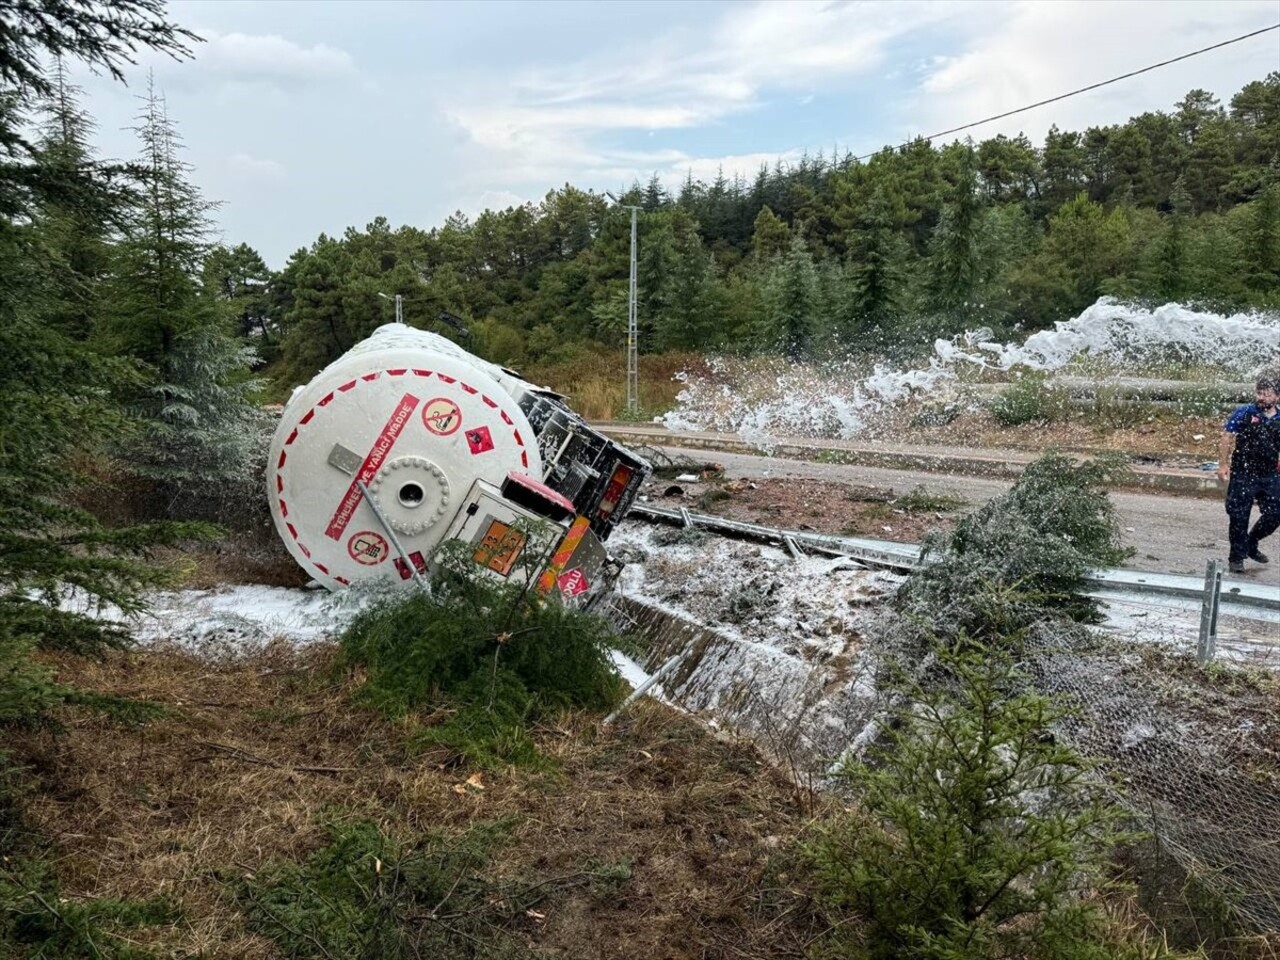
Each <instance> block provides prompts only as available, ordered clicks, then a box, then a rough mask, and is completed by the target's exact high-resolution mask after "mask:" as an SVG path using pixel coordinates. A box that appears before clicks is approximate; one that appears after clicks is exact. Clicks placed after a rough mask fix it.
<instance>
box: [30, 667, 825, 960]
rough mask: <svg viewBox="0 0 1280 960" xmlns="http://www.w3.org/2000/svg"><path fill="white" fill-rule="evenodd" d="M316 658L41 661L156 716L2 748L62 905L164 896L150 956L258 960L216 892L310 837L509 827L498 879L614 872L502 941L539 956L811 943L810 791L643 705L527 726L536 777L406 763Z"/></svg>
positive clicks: (497, 861) (771, 952)
mask: <svg viewBox="0 0 1280 960" xmlns="http://www.w3.org/2000/svg"><path fill="white" fill-rule="evenodd" d="M333 657H334V650H333V648H332V647H329V648H312V649H310V650H307V651H304V652H297V651H294V650H292V649H285V648H283V647H281V648H279V649H273V650H270V651H268V652H267V653H266V654H264V655H262V656H260V657H258V658H256V659H254V660H252V661H249V662H245V663H240V664H236V665H225V666H211V665H210V664H208V663H205V662H202V661H199V660H197V659H195V658H193V657H190V656H189V655H186V654H184V653H182V652H179V651H173V650H162V649H156V650H151V651H147V652H144V653H135V654H127V655H126V654H116V655H112V656H110V657H108V658H107V659H106V660H104V661H101V662H92V661H85V660H81V659H76V658H71V657H59V658H56V659H54V660H52V661H51V663H52V665H53V666H55V667H56V669H57V671H58V675H59V680H61V681H64V682H69V683H73V684H76V685H78V686H81V687H85V688H88V689H90V690H95V691H99V692H103V693H111V694H117V695H122V696H128V697H133V698H141V699H146V700H151V701H154V702H157V703H159V704H161V705H163V707H164V708H165V713H164V715H163V716H162V717H161V718H160V719H158V720H155V721H152V722H150V723H148V724H146V725H144V726H141V727H136V728H131V727H122V726H119V725H115V724H113V723H111V722H109V721H107V720H105V719H103V718H102V717H101V716H100V715H98V714H95V713H91V712H88V711H79V710H74V711H69V712H68V714H67V715H66V716H65V717H64V718H63V720H64V723H65V729H64V730H62V731H61V732H53V731H49V730H44V731H40V730H37V731H26V732H22V733H20V734H18V735H16V736H14V737H13V738H12V741H11V742H10V743H7V744H6V747H7V748H8V749H12V750H14V751H15V753H16V755H17V756H18V757H20V758H21V759H22V760H23V761H24V762H25V763H26V764H27V765H28V766H29V769H30V770H31V772H32V774H33V775H34V777H35V778H36V780H37V785H38V787H39V789H37V790H35V791H33V792H32V795H31V799H30V804H29V813H30V820H31V825H32V827H33V828H34V829H36V830H38V831H40V833H41V834H42V835H44V836H46V837H48V838H49V840H50V842H51V844H52V845H53V847H54V858H55V859H56V860H57V861H58V864H59V866H58V871H59V875H60V877H61V878H62V881H63V890H64V895H65V896H68V897H76V898H79V897H85V898H88V897H121V898H149V897H156V896H165V897H169V898H171V899H172V900H173V901H174V902H176V904H177V905H178V906H179V908H180V910H181V916H182V919H181V922H180V923H178V924H175V925H174V926H173V927H170V928H161V929H150V930H145V931H143V932H142V933H141V934H139V938H140V939H143V940H146V941H149V942H150V944H151V945H152V946H156V947H159V948H161V949H162V950H164V951H166V955H169V954H172V955H175V956H178V955H181V956H189V955H190V956H196V955H198V956H201V957H208V958H247V960H255V958H272V957H277V956H280V953H279V951H278V949H277V948H276V946H275V944H274V943H272V942H270V941H268V940H266V939H264V938H263V937H261V936H259V935H257V934H255V933H254V932H253V931H252V930H250V929H249V928H248V927H247V926H246V922H245V919H244V917H243V916H242V914H241V912H240V910H239V908H238V906H237V903H236V900H235V897H234V896H233V893H232V887H231V882H232V881H233V880H234V878H237V877H248V876H252V875H253V874H254V872H255V871H257V870H260V869H261V868H262V866H263V865H264V864H266V863H268V862H270V861H273V860H277V859H287V860H291V861H298V860H301V859H302V858H304V857H305V856H306V855H307V854H308V853H310V852H311V851H313V850H315V849H317V848H319V847H321V846H323V845H324V844H325V843H326V841H327V835H326V832H325V828H324V825H325V824H326V823H330V822H333V821H334V820H335V819H338V820H341V819H344V818H360V819H367V820H372V821H374V822H376V823H377V824H378V825H379V826H380V827H381V828H382V830H383V831H384V832H385V833H387V834H388V835H391V836H394V837H402V838H403V837H411V836H414V835H418V834H421V833H423V832H426V831H445V832H450V831H456V832H457V833H459V834H460V833H461V832H463V831H465V830H466V829H467V828H468V827H470V826H472V825H473V824H477V823H482V822H489V821H494V820H498V819H501V818H507V817H513V818H515V821H516V824H517V826H516V828H515V832H514V835H513V836H512V837H511V839H510V842H509V843H508V844H507V845H506V846H504V847H502V848H501V849H500V850H499V851H498V853H497V855H496V856H495V858H494V860H493V862H492V864H491V865H490V870H491V871H492V872H493V873H494V876H495V878H498V877H512V876H519V877H522V878H524V879H527V880H533V881H535V882H537V881H540V880H542V879H545V878H554V877H562V876H564V875H566V874H572V873H574V872H575V871H582V870H584V869H587V868H589V867H592V866H598V865H601V864H608V865H615V866H616V867H617V868H618V871H619V875H620V876H621V877H622V878H623V879H621V880H620V882H619V883H618V884H617V886H616V889H615V890H613V891H612V892H610V893H608V894H607V895H602V894H601V892H600V891H599V890H594V891H593V890H591V889H587V888H585V887H580V888H568V889H563V890H561V889H559V888H557V892H556V893H555V895H554V896H552V897H551V898H550V899H548V900H547V901H546V902H545V903H544V904H543V905H540V906H539V909H538V911H537V915H536V916H530V917H527V918H526V921H527V922H522V923H521V924H519V925H518V926H517V927H515V928H513V929H509V930H506V931H502V932H501V933H500V934H495V936H498V937H499V939H501V938H508V939H512V940H514V941H515V944H516V945H523V946H527V947H530V948H534V949H538V950H542V951H546V953H547V954H548V955H550V956H564V957H572V958H614V957H617V958H624V957H625V958H631V957H653V958H672V960H676V958H681V960H683V958H695V957H697V958H704V957H725V958H728V957H748V958H749V957H759V958H764V957H799V956H802V955H803V954H804V949H805V945H806V944H807V943H810V942H811V941H812V940H814V939H815V938H816V937H817V936H818V935H819V934H820V933H821V931H822V929H823V928H822V926H821V925H820V924H819V923H818V921H817V919H816V914H815V912H814V910H813V909H812V904H811V902H810V900H809V899H808V895H807V893H806V892H805V891H804V890H802V889H799V888H798V887H797V886H796V882H795V881H794V880H793V879H792V877H793V876H794V873H790V872H789V870H790V867H789V863H790V860H789V858H791V857H792V856H794V854H792V853H789V852H788V851H791V850H794V846H795V841H796V838H797V837H798V836H799V835H800V834H801V833H802V832H803V831H804V829H805V828H806V823H807V822H808V821H807V814H809V813H811V812H812V811H809V810H807V809H806V807H805V806H804V802H805V801H806V799H807V798H804V797H801V796H800V795H798V794H797V792H796V791H795V789H794V787H793V785H792V784H790V782H789V781H787V780H786V779H784V778H783V777H782V776H781V775H780V774H779V773H777V772H776V771H775V770H773V769H772V768H771V767H770V766H769V765H768V764H767V763H765V762H764V760H763V759H762V757H761V756H760V755H759V754H758V753H757V751H756V750H755V749H754V748H753V747H751V746H750V745H748V744H747V743H745V742H743V741H738V740H728V739H724V738H717V737H716V736H713V735H712V734H711V733H710V732H709V731H707V730H706V729H705V728H703V727H702V726H701V725H700V724H699V723H698V722H697V721H696V720H694V719H691V718H689V717H686V716H682V715H679V714H676V713H674V712H673V711H671V710H670V709H668V708H666V707H663V706H660V705H657V704H654V703H652V702H643V703H640V704H638V705H637V706H636V707H635V708H634V709H633V710H632V711H631V712H630V713H629V714H627V715H626V716H625V717H624V718H623V719H622V720H621V721H620V722H619V723H618V724H617V725H615V726H614V727H611V728H608V729H601V728H600V727H599V725H598V719H599V718H598V717H594V716H588V715H583V714H566V715H564V716H562V717H561V718H560V719H559V720H558V721H557V722H556V723H554V724H551V725H549V726H545V727H540V728H538V729H537V730H536V731H535V737H536V740H537V742H538V744H539V747H540V749H541V750H542V751H544V753H545V754H546V755H548V756H549V757H550V758H552V760H553V762H554V765H555V772H553V773H551V774H547V773H530V772H527V771H521V770H514V769H513V770H505V771H496V772H485V773H483V774H481V775H480V776H479V777H475V776H473V774H474V773H475V771H474V770H469V769H465V768H461V767H459V766H458V765H457V763H456V758H454V757H451V756H449V755H448V753H447V752H443V751H440V750H439V749H437V751H436V752H434V753H425V754H424V753H421V752H415V751H414V750H413V749H412V748H411V747H410V745H409V743H410V740H411V738H412V734H413V732H414V729H415V722H392V721H389V720H387V719H385V718H383V717H381V716H380V715H378V714H375V713H372V712H370V711H369V710H367V709H363V708H361V707H359V706H357V705H354V704H353V702H352V700H351V693H352V690H353V689H354V687H355V686H357V685H358V683H359V678H358V677H355V678H353V677H346V676H338V675H335V674H334V672H333ZM459 946H460V953H459V955H463V954H464V953H465V954H466V955H470V953H466V950H465V944H460V945H459Z"/></svg>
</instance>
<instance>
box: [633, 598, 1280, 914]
mask: <svg viewBox="0 0 1280 960" xmlns="http://www.w3.org/2000/svg"><path fill="white" fill-rule="evenodd" d="M608 613H609V615H610V616H611V617H612V618H613V620H614V622H615V624H616V625H617V626H618V627H619V629H620V630H622V631H624V632H626V633H628V634H630V635H632V636H635V637H638V638H640V639H641V641H642V643H643V645H644V648H645V649H646V650H647V651H648V653H647V656H646V663H647V665H648V666H650V667H651V668H656V666H657V665H658V664H660V663H663V662H665V661H666V660H667V659H668V658H669V657H671V656H677V655H678V656H680V658H681V663H680V665H679V666H678V667H677V669H676V672H675V673H674V674H673V676H672V677H671V678H670V679H669V680H668V681H667V682H666V684H665V692H664V695H665V696H666V697H668V698H669V699H670V700H672V701H673V702H675V703H677V704H679V705H680V706H682V707H684V708H685V709H689V710H692V711H695V712H703V713H704V714H706V715H708V716H709V717H712V718H714V719H715V721H716V722H718V723H720V724H723V725H727V726H731V727H733V728H735V729H737V730H740V731H742V732H744V733H746V734H748V735H750V736H752V737H753V738H754V739H756V740H757V741H758V742H759V743H760V744H761V746H762V747H763V748H764V749H765V750H766V751H768V752H770V753H772V754H773V756H774V757H775V759H777V760H778V761H779V762H781V763H782V764H783V765H784V766H785V767H787V768H788V772H789V773H790V774H791V775H792V776H793V777H794V778H795V779H796V780H797V782H798V783H799V784H800V785H801V786H802V787H806V788H810V789H812V788H816V787H817V786H818V785H819V784H820V783H821V782H822V781H823V780H824V778H825V777H826V775H827V773H828V772H829V771H830V769H831V765H832V762H833V760H834V759H836V758H839V757H841V756H843V755H847V754H849V753H858V752H860V750H861V749H862V748H863V747H865V746H866V745H867V744H868V743H870V742H871V741H872V740H874V739H875V736H876V733H877V731H878V729H879V727H878V724H879V722H880V719H881V718H883V717H884V716H885V715H886V710H887V709H888V708H889V707H890V703H889V698H891V697H892V696H893V694H892V693H887V692H885V691H884V690H882V689H881V688H880V687H879V686H878V685H877V683H876V678H875V671H876V670H877V669H878V666H879V665H880V664H882V663H883V662H884V661H885V660H886V659H888V658H890V657H896V656H897V655H898V653H899V652H900V651H899V650H897V649H893V648H892V646H893V640H892V639H891V637H890V635H889V634H887V633H882V632H880V631H878V630H876V629H875V619H874V617H873V618H872V619H870V620H869V621H868V622H867V624H866V629H865V630H864V632H863V634H862V636H861V637H860V638H859V649H858V651H857V654H856V655H855V656H852V657H847V658H843V659H841V660H840V661H839V662H838V663H832V662H830V661H828V662H825V663H812V662H806V661H805V660H804V659H802V658H796V657H792V656H786V655H785V654H784V653H783V652H782V651H780V650H777V649H773V648H770V647H768V646H766V645H761V644H758V643H750V642H744V641H743V640H742V638H741V637H736V636H734V635H732V632H725V631H722V630H717V629H715V628H714V625H709V624H708V623H707V622H706V621H701V622H700V621H697V620H695V619H693V618H692V617H688V618H685V617H682V616H680V615H679V614H676V613H673V612H671V611H670V610H669V609H659V608H656V607H653V606H651V605H648V604H646V603H643V602H641V601H638V600H636V599H631V598H627V597H615V598H614V599H613V602H612V604H611V605H610V606H609V608H608ZM1024 653H1025V656H1024V660H1023V663H1022V666H1023V669H1024V670H1025V671H1026V674H1027V676H1028V678H1029V681H1030V682H1031V683H1032V684H1033V686H1034V687H1036V688H1037V689H1038V690H1039V691H1040V692H1041V693H1043V694H1046V695H1048V696H1050V697H1051V698H1053V700H1054V701H1055V702H1056V703H1057V704H1058V705H1060V706H1061V707H1063V708H1065V709H1067V710H1069V711H1070V716H1069V717H1068V719H1067V720H1065V721H1064V722H1063V724H1062V725H1061V728H1060V729H1059V730H1057V731H1055V735H1058V736H1062V737H1064V738H1065V739H1066V740H1068V741H1069V742H1070V743H1071V744H1072V745H1073V746H1075V747H1076V748H1077V749H1078V750H1080V752H1082V753H1083V754H1085V755H1086V756H1089V757H1092V758H1094V759H1095V760H1096V761H1097V763H1098V770H1099V774H1100V775H1101V776H1104V777H1106V778H1107V779H1108V780H1109V782H1111V783H1113V784H1114V785H1115V791H1116V796H1117V798H1118V799H1119V800H1120V801H1121V802H1122V803H1123V804H1124V805H1125V806H1126V807H1127V808H1128V809H1129V810H1130V811H1132V813H1133V814H1134V816H1135V819H1136V820H1137V822H1138V824H1139V825H1140V826H1141V827H1142V828H1143V829H1145V830H1146V831H1147V832H1149V833H1150V834H1151V836H1152V837H1153V838H1154V841H1153V842H1154V844H1155V845H1156V846H1157V847H1158V849H1159V850H1160V851H1161V852H1162V853H1166V854H1168V856H1169V857H1171V858H1172V859H1173V860H1174V861H1176V863H1177V864H1178V865H1179V868H1180V870H1181V872H1182V876H1181V877H1180V878H1179V880H1178V883H1179V884H1180V885H1183V886H1185V885H1184V884H1183V883H1182V882H1183V881H1184V880H1185V879H1186V878H1188V877H1194V878H1196V880H1197V881H1198V885H1199V889H1200V890H1201V891H1202V894H1201V896H1202V897H1205V896H1207V897H1210V898H1212V900H1213V901H1214V903H1213V904H1212V907H1213V909H1215V910H1220V911H1233V912H1234V913H1235V915H1237V916H1238V917H1240V918H1242V919H1243V920H1244V921H1246V923H1247V924H1248V925H1250V926H1252V927H1254V928H1255V929H1256V930H1257V931H1259V932H1262V933H1276V932H1280V685H1277V683H1276V681H1274V680H1272V679H1270V678H1267V677H1263V676H1260V675H1258V674H1257V673H1251V672H1249V671H1241V670H1238V669H1235V668H1233V667H1230V666H1218V667H1210V668H1208V669H1204V668H1199V667H1197V666H1196V664H1195V661H1194V659H1193V656H1192V651H1191V650H1188V651H1187V652H1186V653H1176V654H1175V653H1170V652H1168V651H1167V649H1162V648H1161V647H1158V646H1154V645H1151V644H1142V643H1132V642H1128V643H1127V642H1124V641H1123V640H1121V639H1118V638H1115V637H1111V638H1097V637H1096V636H1095V638H1094V642H1084V643H1081V642H1080V637H1079V635H1077V636H1076V637H1074V638H1073V639H1071V640H1067V641H1064V642H1053V641H1050V640H1045V641H1043V642H1041V643H1039V644H1036V643H1032V644H1031V645H1030V646H1029V647H1028V648H1027V649H1026V651H1025V652H1024ZM1166 868H1167V865H1166ZM1202 906H1203V904H1202Z"/></svg>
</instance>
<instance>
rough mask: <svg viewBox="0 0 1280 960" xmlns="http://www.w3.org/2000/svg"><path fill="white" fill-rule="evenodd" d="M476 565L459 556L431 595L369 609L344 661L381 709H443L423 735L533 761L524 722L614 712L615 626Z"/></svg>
mask: <svg viewBox="0 0 1280 960" xmlns="http://www.w3.org/2000/svg"><path fill="white" fill-rule="evenodd" d="M475 569H476V568H475V566H474V564H473V563H472V562H471V560H470V558H469V557H465V556H463V557H452V558H450V559H447V560H446V562H445V563H444V565H443V567H442V571H441V573H440V575H439V576H438V578H437V579H436V581H435V583H434V585H433V593H432V595H431V596H426V595H424V594H423V593H419V592H416V591H415V592H413V593H410V594H407V595H405V596H404V597H402V598H400V599H397V600H395V601H392V602H388V603H384V604H381V605H379V606H376V607H374V608H372V609H370V610H368V611H367V612H365V613H363V614H362V615H361V616H359V617H358V618H357V619H356V620H355V621H354V622H353V623H352V625H351V626H350V627H349V628H348V629H347V631H346V633H345V634H344V635H343V637H342V660H343V663H344V664H345V665H347V666H360V667H363V668H364V669H365V671H366V672H367V677H368V679H367V681H366V683H365V685H364V687H363V690H362V695H363V696H364V697H365V698H366V699H368V700H369V702H371V703H373V704H375V705H376V706H378V707H379V708H380V709H382V710H384V711H386V712H389V713H392V714H403V713H405V712H408V711H411V710H417V709H420V708H424V707H444V708H446V710H447V711H449V712H450V714H451V715H450V719H448V720H447V721H446V722H445V723H443V724H441V725H437V726H434V727H430V728H428V730H427V732H426V733H424V734H423V738H424V740H425V742H429V743H440V744H445V745H448V746H451V747H453V748H454V749H456V750H457V751H458V752H459V753H461V754H463V756H465V757H466V758H467V759H468V760H470V761H471V762H473V763H479V764H492V763H495V762H528V761H530V760H531V759H532V758H533V757H534V756H535V753H534V751H533V747H532V744H531V743H530V742H529V739H528V737H527V735H526V733H525V725H526V724H527V722H528V721H530V720H536V719H538V718H539V717H543V716H546V715H547V714H548V713H549V712H551V711H555V710H559V709H564V708H569V707H584V708H588V709H596V710H607V709H608V708H610V707H612V706H613V705H614V704H615V703H617V702H618V700H619V699H620V698H621V695H622V689H623V684H622V680H621V679H620V678H619V677H618V675H617V673H616V672H615V671H614V669H613V667H612V664H611V662H610V660H609V653H608V646H609V641H610V638H611V637H612V629H611V628H610V626H609V624H608V623H607V622H606V621H605V620H604V619H603V618H601V617H597V616H594V615H590V614H586V613H583V612H581V611H578V610H575V609H572V608H569V607H566V606H564V605H562V604H560V603H557V602H555V601H546V600H544V599H543V598H542V597H540V596H539V595H538V594H536V593H535V592H533V591H531V590H521V589H519V588H518V587H515V586H512V585H508V584H499V583H496V582H495V581H492V580H490V579H488V578H486V577H481V576H478V575H476V574H475V573H473V572H472V571H473V570H475Z"/></svg>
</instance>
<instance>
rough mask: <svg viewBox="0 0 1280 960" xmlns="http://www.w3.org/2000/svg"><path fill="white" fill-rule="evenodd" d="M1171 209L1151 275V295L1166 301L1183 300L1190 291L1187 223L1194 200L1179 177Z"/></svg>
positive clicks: (1157, 239)
mask: <svg viewBox="0 0 1280 960" xmlns="http://www.w3.org/2000/svg"><path fill="white" fill-rule="evenodd" d="M1170 204H1171V207H1172V209H1171V210H1170V211H1169V214H1168V216H1166V217H1165V218H1164V225H1163V227H1162V229H1161V232H1160V234H1159V236H1158V237H1157V238H1156V241H1155V243H1153V244H1152V248H1153V250H1154V253H1155V264H1154V269H1153V271H1152V274H1153V275H1152V283H1151V287H1152V292H1153V293H1155V295H1156V296H1158V297H1160V298H1162V299H1164V300H1180V299H1182V297H1184V296H1185V295H1186V293H1187V292H1188V290H1189V288H1190V278H1189V276H1188V271H1189V263H1188V260H1189V255H1188V254H1189V251H1188V246H1189V243H1190V237H1189V236H1188V222H1187V221H1188V219H1189V213H1190V208H1191V199H1190V197H1189V196H1188V195H1187V191H1186V189H1185V188H1184V187H1183V182H1182V178H1181V177H1179V178H1178V180H1177V182H1176V183H1175V184H1174V187H1173V196H1172V197H1171V198H1170Z"/></svg>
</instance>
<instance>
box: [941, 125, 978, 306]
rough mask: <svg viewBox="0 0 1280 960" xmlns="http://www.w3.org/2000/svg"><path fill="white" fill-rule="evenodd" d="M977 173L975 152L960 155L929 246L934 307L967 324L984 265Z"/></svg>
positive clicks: (964, 151)
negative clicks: (948, 193) (979, 245)
mask: <svg viewBox="0 0 1280 960" xmlns="http://www.w3.org/2000/svg"><path fill="white" fill-rule="evenodd" d="M979 213H980V207H979V205H978V197H977V171H976V169H975V166H974V154H973V150H972V149H971V148H970V149H964V150H961V151H960V164H959V169H958V170H957V171H956V174H955V183H954V184H953V185H952V188H951V192H950V197H949V198H948V200H947V202H946V203H945V204H944V205H943V208H942V217H941V219H940V220H939V221H938V226H937V228H936V229H935V230H934V233H933V237H932V239H931V242H930V246H931V248H932V249H931V254H930V257H929V270H930V274H931V283H930V288H931V293H932V297H933V302H934V303H935V305H936V306H937V307H938V308H939V309H941V310H944V311H946V312H947V313H949V314H951V315H953V316H956V317H958V318H960V319H961V320H962V321H964V320H966V319H967V318H968V317H969V316H970V315H971V314H972V313H973V312H974V311H975V309H976V306H977V304H976V303H975V299H976V294H977V290H978V282H979V279H980V278H981V264H980V262H979V259H978V253H979V250H978V219H979Z"/></svg>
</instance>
